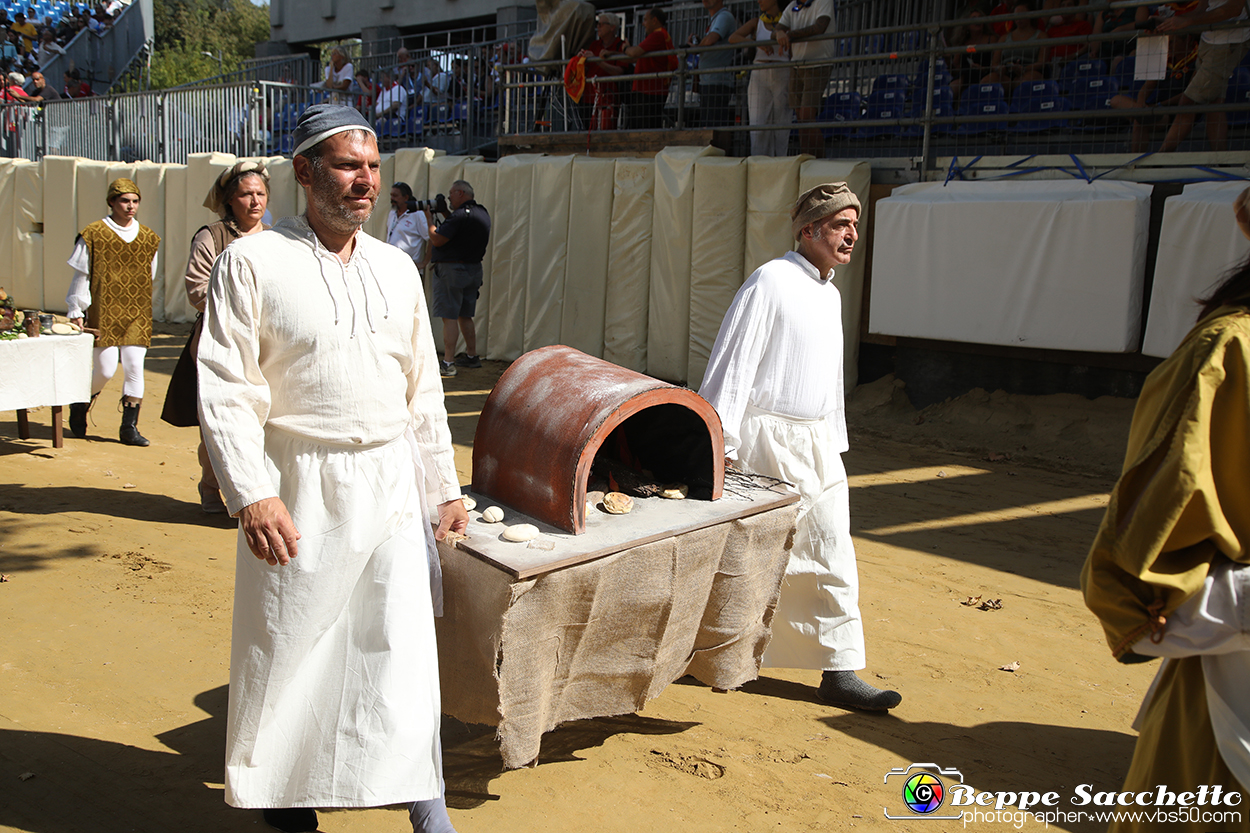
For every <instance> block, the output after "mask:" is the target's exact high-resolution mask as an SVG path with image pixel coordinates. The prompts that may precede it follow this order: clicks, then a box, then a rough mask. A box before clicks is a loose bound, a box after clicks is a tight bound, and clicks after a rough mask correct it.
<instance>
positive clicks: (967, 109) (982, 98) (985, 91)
mask: <svg viewBox="0 0 1250 833" xmlns="http://www.w3.org/2000/svg"><path fill="white" fill-rule="evenodd" d="M995 114H998V115H1002V116H1004V117H1005V116H1006V115H1007V99H1006V97H1005V96H1004V95H1003V85H1002V84H974V85H973V86H971V87H969V88H968V89H966V90H964V93H963V96H962V98H961V99H960V102H959V110H958V111H957V115H960V116H990V115H995ZM1006 129H1007V122H1006V121H983V122H968V123H966V124H960V125H958V126H957V127H956V128H955V133H956V134H958V135H960V136H976V135H979V134H982V133H995V132H999V131H1003V130H1006Z"/></svg>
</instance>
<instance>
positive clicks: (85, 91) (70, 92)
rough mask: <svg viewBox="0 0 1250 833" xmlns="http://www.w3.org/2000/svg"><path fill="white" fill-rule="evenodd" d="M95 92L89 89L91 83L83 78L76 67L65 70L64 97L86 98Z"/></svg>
mask: <svg viewBox="0 0 1250 833" xmlns="http://www.w3.org/2000/svg"><path fill="white" fill-rule="evenodd" d="M93 95H95V93H94V92H93V91H92V90H91V84H90V83H88V82H87V81H84V80H83V77H82V73H81V72H79V70H78V67H74V68H73V69H67V70H65V97H66V98H88V97H89V96H93Z"/></svg>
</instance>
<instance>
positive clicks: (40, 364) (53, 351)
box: [0, 335, 95, 448]
mask: <svg viewBox="0 0 1250 833" xmlns="http://www.w3.org/2000/svg"><path fill="white" fill-rule="evenodd" d="M94 344H95V338H94V337H93V336H90V335H73V336H57V335H45V336H40V337H38V338H23V339H6V340H4V341H0V368H3V371H2V372H0V411H17V435H18V436H19V437H21V438H22V439H23V440H28V439H30V422H29V419H28V417H27V414H26V411H27V409H29V408H42V407H45V406H51V407H52V445H53V446H54V447H56V448H60V447H61V446H63V445H64V444H65V440H64V432H63V429H62V426H61V408H62V406H64V405H68V404H70V403H73V402H86V401H88V400H89V399H90V398H91V347H92V345H94Z"/></svg>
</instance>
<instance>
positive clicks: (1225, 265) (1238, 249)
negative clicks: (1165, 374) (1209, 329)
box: [1141, 180, 1250, 357]
mask: <svg viewBox="0 0 1250 833" xmlns="http://www.w3.org/2000/svg"><path fill="white" fill-rule="evenodd" d="M1245 188H1246V183H1245V182H1244V181H1242V180H1238V181H1236V182H1194V183H1191V184H1189V185H1186V186H1185V190H1184V191H1183V192H1181V193H1180V194H1178V195H1176V196H1174V197H1168V199H1167V201H1166V202H1165V203H1164V204H1163V225H1162V227H1161V229H1160V231H1159V253H1158V255H1157V256H1156V257H1155V277H1154V288H1153V289H1152V290H1151V293H1150V312H1149V313H1148V314H1147V316H1146V338H1145V340H1144V341H1143V342H1142V348H1141V351H1142V352H1143V353H1145V354H1146V355H1147V356H1160V357H1164V356H1169V355H1171V353H1172V351H1173V350H1175V349H1176V347H1177V345H1179V344H1180V343H1181V339H1183V338H1184V337H1185V334H1186V333H1188V332H1189V330H1190V329H1191V328H1192V327H1193V326H1194V323H1195V322H1196V321H1197V320H1198V304H1197V303H1196V302H1195V299H1196V298H1200V297H1202V296H1203V295H1206V294H1208V293H1209V292H1210V291H1211V289H1212V288H1213V287H1214V286H1215V284H1216V283H1217V282H1218V281H1219V280H1220V279H1221V278H1222V277H1223V276H1224V273H1225V272H1227V271H1228V270H1229V269H1231V268H1232V267H1233V266H1235V265H1236V264H1237V263H1239V262H1240V261H1242V260H1244V259H1245V257H1246V254H1247V252H1250V241H1247V240H1246V238H1245V237H1244V236H1243V235H1242V234H1241V232H1240V231H1238V230H1237V223H1236V221H1235V220H1234V219H1233V200H1234V199H1236V198H1237V195H1238V194H1240V193H1241V192H1242V191H1244V190H1245Z"/></svg>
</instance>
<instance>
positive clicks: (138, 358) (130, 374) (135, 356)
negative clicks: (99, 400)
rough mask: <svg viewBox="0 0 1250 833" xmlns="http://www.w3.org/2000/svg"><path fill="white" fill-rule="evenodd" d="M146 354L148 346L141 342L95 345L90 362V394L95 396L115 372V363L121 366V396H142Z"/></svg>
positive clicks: (138, 397) (140, 397)
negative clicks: (111, 345)
mask: <svg viewBox="0 0 1250 833" xmlns="http://www.w3.org/2000/svg"><path fill="white" fill-rule="evenodd" d="M147 355H148V348H146V347H144V346H143V345H141V344H124V345H122V346H121V347H97V348H95V349H94V350H93V351H92V354H91V356H92V363H91V395H92V396H95V395H96V394H97V393H99V392H100V391H102V390H104V386H105V385H107V384H108V381H109V379H112V378H113V374H114V373H116V372H117V364H118V362H120V363H121V366H122V374H123V381H122V396H133V397H134V398H135V399H142V398H143V360H144V359H145V358H146V357H147Z"/></svg>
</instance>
